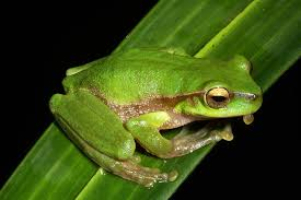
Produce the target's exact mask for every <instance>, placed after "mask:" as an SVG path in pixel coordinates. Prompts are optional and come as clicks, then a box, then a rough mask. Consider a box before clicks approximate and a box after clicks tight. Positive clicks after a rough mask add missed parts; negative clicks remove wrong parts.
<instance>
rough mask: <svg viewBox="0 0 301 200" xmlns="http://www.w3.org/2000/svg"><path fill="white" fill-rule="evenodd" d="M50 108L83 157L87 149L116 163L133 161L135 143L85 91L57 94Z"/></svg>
mask: <svg viewBox="0 0 301 200" xmlns="http://www.w3.org/2000/svg"><path fill="white" fill-rule="evenodd" d="M50 107H51V110H52V112H53V113H54V115H55V116H56V118H57V119H58V121H59V123H61V124H62V127H65V129H66V133H67V134H68V135H69V137H70V138H71V139H72V140H73V141H74V142H75V143H77V144H78V145H79V146H80V147H81V148H82V149H83V151H84V152H85V153H88V154H89V152H88V150H87V148H88V146H87V145H89V146H91V147H92V148H93V149H95V150H96V151H99V152H101V153H103V154H105V155H108V156H110V157H113V158H117V159H119V160H126V159H129V158H130V157H132V155H133V154H134V151H135V147H136V146H135V141H134V138H133V137H132V135H131V134H130V133H129V132H128V131H127V130H126V129H125V128H124V127H123V124H122V122H121V120H120V119H119V118H118V117H117V116H116V115H115V113H113V111H111V110H110V109H109V108H108V107H107V106H106V105H105V104H104V103H103V102H102V101H101V100H99V99H98V98H97V97H95V96H94V95H92V94H91V93H89V92H88V91H78V92H76V93H73V94H68V95H60V94H56V95H54V96H53V97H52V98H51V101H50Z"/></svg>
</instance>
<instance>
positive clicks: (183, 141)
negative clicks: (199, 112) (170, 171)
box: [159, 123, 233, 158]
mask: <svg viewBox="0 0 301 200" xmlns="http://www.w3.org/2000/svg"><path fill="white" fill-rule="evenodd" d="M216 125H217V124H216V123H209V124H207V125H206V126H205V127H204V128H202V129H200V130H198V131H197V132H195V133H193V134H189V130H187V129H185V128H183V130H182V131H181V133H179V134H178V135H177V136H175V137H174V138H173V139H172V140H171V142H172V144H173V149H172V151H171V152H169V153H168V154H164V155H159V157H162V158H173V157H179V156H182V155H185V154H188V153H191V152H193V151H195V150H197V149H199V148H201V147H203V146H205V145H207V144H210V143H213V142H218V141H220V140H222V139H224V140H226V141H231V140H232V139H233V134H232V130H231V125H230V124H226V125H223V126H222V127H221V128H220V127H219V126H216Z"/></svg>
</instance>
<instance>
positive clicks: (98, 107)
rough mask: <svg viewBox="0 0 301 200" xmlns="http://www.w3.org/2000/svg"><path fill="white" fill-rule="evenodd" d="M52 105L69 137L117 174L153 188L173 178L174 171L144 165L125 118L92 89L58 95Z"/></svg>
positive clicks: (100, 164)
mask: <svg viewBox="0 0 301 200" xmlns="http://www.w3.org/2000/svg"><path fill="white" fill-rule="evenodd" d="M50 107H51V110H52V112H53V114H54V115H55V117H56V118H57V121H58V122H59V123H60V124H61V125H62V127H63V128H64V130H65V132H66V133H67V135H68V136H69V138H70V139H71V140H72V141H73V142H74V143H75V144H77V145H78V146H79V147H80V149H81V150H82V151H83V152H84V153H85V154H86V155H88V157H90V158H91V159H92V160H93V161H94V162H95V163H97V164H98V165H99V166H101V167H103V168H104V169H106V170H107V171H110V172H112V173H113V174H116V175H119V176H121V177H123V178H125V179H128V180H131V181H134V182H137V183H139V184H141V185H144V186H147V187H150V186H152V185H153V184H154V183H156V182H167V181H170V180H172V179H173V177H175V175H174V174H173V173H170V174H168V173H162V172H160V170H159V169H155V168H148V167H143V166H140V165H139V164H138V163H137V159H135V156H134V151H135V141H134V138H133V137H132V135H131V134H130V133H129V132H128V131H126V130H125V129H124V127H123V124H122V122H121V120H120V119H119V118H118V117H117V116H116V115H115V114H114V113H113V112H112V111H111V110H110V109H109V108H108V107H107V106H106V105H105V104H104V103H102V102H101V101H100V100H99V99H97V97H95V96H94V95H92V94H91V93H89V92H88V91H77V92H76V93H72V94H68V95H60V94H56V95H54V96H53V97H52V99H51V101H50Z"/></svg>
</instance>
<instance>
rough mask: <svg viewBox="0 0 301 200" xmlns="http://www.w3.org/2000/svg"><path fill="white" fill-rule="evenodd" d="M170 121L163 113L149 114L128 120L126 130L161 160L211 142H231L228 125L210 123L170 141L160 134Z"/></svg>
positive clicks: (188, 151)
mask: <svg viewBox="0 0 301 200" xmlns="http://www.w3.org/2000/svg"><path fill="white" fill-rule="evenodd" d="M169 120H172V119H171V118H170V116H169V115H168V113H166V112H164V111H159V112H154V113H149V114H145V115H141V116H139V117H136V118H132V119H130V120H129V121H128V122H127V123H126V127H127V129H128V130H129V131H130V132H131V133H132V135H133V136H134V138H135V139H136V140H137V141H138V142H139V143H140V144H141V146H143V147H144V148H145V149H146V150H147V151H148V152H150V153H151V154H153V155H156V156H158V157H161V158H173V157H179V156H182V155H185V154H188V153H191V152H193V151H195V150H197V149H199V148H201V147H203V146H205V145H207V144H210V143H212V142H217V141H220V140H221V139H224V140H228V141H230V140H232V137H233V136H232V132H231V126H230V124H220V123H215V122H211V123H208V124H207V125H206V126H205V127H204V128H202V129H200V130H198V131H196V132H194V133H193V134H186V133H184V132H185V129H184V132H182V133H180V134H179V135H177V136H176V137H174V138H173V139H171V140H168V139H166V138H164V137H163V136H162V135H161V134H160V127H162V126H163V125H164V123H166V122H168V121H169Z"/></svg>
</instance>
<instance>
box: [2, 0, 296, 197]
mask: <svg viewBox="0 0 301 200" xmlns="http://www.w3.org/2000/svg"><path fill="white" fill-rule="evenodd" d="M120 2H121V1H117V0H115V1H110V3H108V2H102V3H100V5H97V6H96V5H79V6H78V7H77V8H72V6H74V5H69V6H68V7H63V6H62V5H46V4H45V5H37V4H35V5H29V4H26V6H25V5H18V8H16V6H15V5H13V6H12V7H10V8H8V11H9V12H8V14H6V15H5V17H4V18H2V20H3V19H4V22H3V23H2V36H1V38H2V40H1V41H2V45H1V48H2V51H3V53H2V56H1V57H2V64H1V83H2V84H1V86H2V88H1V94H2V95H1V100H2V101H1V111H2V116H3V119H2V120H1V122H2V123H1V169H0V172H1V174H0V175H1V178H0V185H1V186H2V185H3V184H4V182H5V181H6V180H7V179H8V177H9V176H10V175H11V173H12V172H13V171H14V169H15V168H16V167H17V165H18V163H19V162H20V161H21V160H22V159H23V158H24V156H25V155H26V153H27V152H28V151H29V150H30V148H31V147H32V146H33V145H34V143H35V141H36V140H37V139H38V138H39V137H40V136H41V134H42V133H43V131H44V130H45V129H46V128H47V127H48V125H49V124H50V123H51V122H52V121H53V117H52V116H51V114H50V112H49V110H48V99H49V98H50V96H51V95H52V94H54V93H57V92H62V87H61V84H60V83H61V80H62V78H63V77H64V73H65V70H66V69H67V68H69V67H72V66H75V65H80V64H83V63H86V62H88V61H92V60H94V59H97V58H100V57H103V56H105V55H107V54H109V53H110V52H111V51H112V50H113V49H114V48H115V47H116V46H117V45H118V44H119V42H120V41H121V40H122V39H123V38H124V37H125V36H126V35H127V34H128V33H129V32H130V30H131V29H132V28H133V27H134V26H135V25H136V24H137V23H138V22H139V20H140V19H141V18H142V17H143V16H144V15H145V14H146V13H147V11H148V10H149V9H150V8H151V7H152V5H154V4H155V2H156V1H154V0H152V1H138V2H135V1H131V2H127V3H126V4H125V3H120ZM297 75H300V62H297V63H296V64H295V65H294V66H293V67H292V68H291V69H290V70H289V71H287V72H286V73H285V74H284V75H283V76H282V77H281V78H280V79H279V80H278V82H277V83H276V84H274V85H273V87H272V88H270V89H269V91H268V92H267V93H266V94H265V96H264V104H263V107H262V109H261V110H260V111H259V112H258V113H257V114H256V115H255V122H254V124H253V125H251V126H245V125H244V124H243V123H242V122H241V120H237V121H236V122H235V124H234V134H235V139H234V141H232V142H220V143H219V144H218V145H217V146H216V147H215V148H214V150H213V151H212V152H211V153H210V154H209V155H208V156H207V157H206V158H205V160H204V161H203V162H202V164H201V165H199V166H198V167H197V168H196V169H195V170H194V172H193V173H192V174H191V175H190V176H189V178H188V179H187V180H186V181H185V183H184V184H183V185H182V186H181V187H180V188H179V189H178V191H177V192H176V193H175V194H174V196H173V198H172V199H180V198H181V197H191V196H189V195H193V194H195V195H198V197H199V198H200V199H201V198H202V197H204V196H206V197H231V198H233V197H237V198H243V197H245V196H247V197H251V196H253V197H262V196H263V195H265V196H267V197H271V196H278V195H285V196H286V198H289V196H294V195H297V194H298V193H299V192H298V187H297V184H295V182H298V181H299V180H300V169H301V168H300V166H299V164H298V161H300V153H299V152H300V150H299V149H300V148H299V147H298V146H299V143H300V133H299V132H300V130H299V129H297V127H298V122H299V123H300V121H299V120H298V119H299V118H300V117H299V115H300V105H299V104H300V98H299V97H298V96H297V95H299V94H298V92H299V91H300V90H299V88H297V87H298V85H300V84H299V83H298V84H297ZM299 196H300V195H299Z"/></svg>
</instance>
